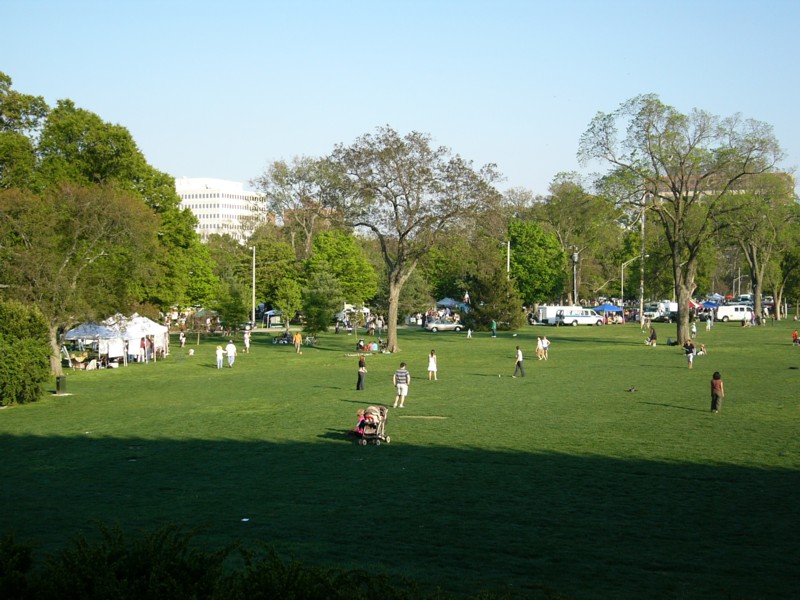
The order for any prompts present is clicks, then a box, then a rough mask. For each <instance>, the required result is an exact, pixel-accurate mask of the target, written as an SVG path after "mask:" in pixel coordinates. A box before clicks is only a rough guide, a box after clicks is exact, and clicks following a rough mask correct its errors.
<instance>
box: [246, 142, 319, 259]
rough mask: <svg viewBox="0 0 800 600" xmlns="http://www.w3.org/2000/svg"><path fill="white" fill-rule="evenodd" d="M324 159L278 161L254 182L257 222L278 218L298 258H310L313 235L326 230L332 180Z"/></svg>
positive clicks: (254, 207)
mask: <svg viewBox="0 0 800 600" xmlns="http://www.w3.org/2000/svg"><path fill="white" fill-rule="evenodd" d="M327 166H328V163H327V161H325V160H324V159H316V158H311V157H308V156H303V157H296V158H295V159H294V160H293V161H292V162H291V163H287V162H286V161H283V160H278V161H275V162H273V163H272V164H270V165H269V166H267V168H266V169H265V170H264V173H263V174H262V175H260V176H259V177H256V178H255V179H253V181H252V183H253V185H254V186H255V187H256V189H257V190H259V191H260V192H262V193H263V194H264V196H263V201H261V202H256V203H255V204H254V206H253V209H254V211H255V213H256V214H257V215H258V219H259V220H262V221H263V220H264V219H265V218H266V220H267V221H271V220H273V218H274V216H277V217H278V219H279V220H280V223H281V224H282V225H283V233H284V235H286V236H287V238H288V239H289V241H290V243H291V245H292V248H294V250H295V254H296V255H297V258H298V259H300V260H305V259H307V258H308V257H309V256H311V250H312V244H313V242H314V236H315V235H316V234H317V233H318V232H320V231H323V230H325V229H326V228H327V227H328V217H329V207H328V204H329V202H328V199H329V197H330V193H331V192H330V187H329V186H330V184H331V179H330V177H329V176H328V173H327Z"/></svg>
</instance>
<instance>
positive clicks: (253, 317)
mask: <svg viewBox="0 0 800 600" xmlns="http://www.w3.org/2000/svg"><path fill="white" fill-rule="evenodd" d="M250 249H251V250H252V251H253V288H252V289H253V297H252V300H253V303H252V312H251V313H250V329H255V328H256V247H255V246H251V247H250Z"/></svg>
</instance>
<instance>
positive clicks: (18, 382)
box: [0, 300, 50, 405]
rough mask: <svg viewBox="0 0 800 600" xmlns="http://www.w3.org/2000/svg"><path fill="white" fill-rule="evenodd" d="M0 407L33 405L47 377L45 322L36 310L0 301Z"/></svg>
mask: <svg viewBox="0 0 800 600" xmlns="http://www.w3.org/2000/svg"><path fill="white" fill-rule="evenodd" d="M0 356H2V357H3V360H2V361H0V405H3V404H6V405H7V404H11V403H13V402H17V403H19V404H23V403H25V402H34V401H35V400H38V399H39V396H40V395H41V393H42V384H43V383H44V382H45V381H46V380H47V378H48V376H49V374H50V364H49V356H50V339H49V332H48V327H47V320H46V319H45V318H44V315H42V313H41V311H40V310H39V309H37V308H36V307H32V306H26V305H24V304H22V303H21V302H17V301H14V300H9V301H2V300H0Z"/></svg>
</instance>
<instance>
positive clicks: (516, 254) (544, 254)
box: [508, 220, 566, 304]
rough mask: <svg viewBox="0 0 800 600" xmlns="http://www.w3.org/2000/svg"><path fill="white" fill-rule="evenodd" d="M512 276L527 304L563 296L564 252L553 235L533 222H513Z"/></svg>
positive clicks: (511, 228) (510, 227) (511, 226)
mask: <svg viewBox="0 0 800 600" xmlns="http://www.w3.org/2000/svg"><path fill="white" fill-rule="evenodd" d="M508 237H509V240H510V241H511V277H512V278H513V279H514V281H516V284H517V287H518V289H519V292H520V295H521V296H522V300H523V302H524V303H525V304H534V303H539V302H545V301H547V300H550V299H552V298H554V297H556V296H558V295H560V294H561V292H562V290H563V286H564V261H565V259H566V257H565V256H564V250H563V249H562V248H561V245H560V244H559V243H558V239H557V238H556V236H555V235H554V234H553V233H549V234H547V233H545V232H544V231H543V230H542V228H541V227H540V226H539V225H538V224H537V223H534V222H532V221H520V220H513V221H511V223H510V224H509V226H508Z"/></svg>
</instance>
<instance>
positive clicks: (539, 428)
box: [0, 322, 800, 598]
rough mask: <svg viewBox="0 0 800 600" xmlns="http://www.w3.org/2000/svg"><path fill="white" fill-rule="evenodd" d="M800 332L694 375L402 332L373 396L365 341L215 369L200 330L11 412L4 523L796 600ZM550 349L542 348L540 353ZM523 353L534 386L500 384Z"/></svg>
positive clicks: (653, 351) (573, 583) (438, 580)
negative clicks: (363, 411) (715, 395)
mask: <svg viewBox="0 0 800 600" xmlns="http://www.w3.org/2000/svg"><path fill="white" fill-rule="evenodd" d="M793 326H794V323H790V322H787V323H784V324H779V325H775V326H766V327H761V328H753V329H750V328H748V329H744V328H741V327H738V326H736V325H733V324H722V323H717V324H716V325H715V326H714V329H713V331H712V332H710V333H706V332H705V330H704V327H703V326H701V327H700V335H699V340H698V341H700V342H704V343H705V344H706V345H707V346H708V348H709V351H710V352H709V354H708V356H702V357H698V358H697V359H696V362H695V368H694V369H693V370H689V369H688V368H687V365H686V360H685V358H684V356H683V354H682V352H681V351H680V350H679V349H677V348H670V347H667V346H666V345H663V344H662V345H660V346H658V347H656V348H650V347H646V346H645V345H644V343H643V340H644V335H643V334H642V333H641V332H640V330H639V327H638V326H637V325H635V324H631V325H625V326H606V327H602V328H593V327H581V328H558V329H556V328H552V327H549V328H542V327H529V328H527V329H524V330H521V331H520V332H518V335H516V336H512V334H511V333H505V332H503V333H501V334H500V335H499V337H498V338H497V339H491V338H490V337H489V335H488V334H486V333H478V334H476V335H475V337H474V338H473V339H471V340H469V339H466V335H465V334H464V333H452V332H448V333H438V334H431V333H428V332H424V331H421V330H418V329H413V330H401V333H400V345H401V348H402V349H401V352H400V353H398V354H394V355H380V354H375V355H372V356H368V358H367V367H368V373H367V381H366V391H364V392H356V391H355V384H356V370H357V358H356V357H355V356H351V355H353V354H354V347H355V341H356V340H355V339H354V337H353V336H347V335H343V334H339V335H334V334H332V333H331V334H328V335H326V336H323V337H322V339H321V342H320V344H319V346H318V347H317V348H304V352H303V354H302V355H296V354H295V353H294V349H293V348H292V347H291V346H277V345H273V344H272V343H270V342H269V340H270V337H271V334H267V333H261V332H258V333H256V334H255V336H254V344H253V352H252V353H251V354H250V355H245V354H240V356H239V358H238V359H237V362H236V365H235V367H234V368H233V369H227V368H226V369H223V370H217V369H216V368H215V364H214V362H215V361H214V352H213V351H214V347H215V346H216V344H217V343H219V342H220V340H219V339H218V338H210V339H207V340H206V339H204V340H202V341H201V343H200V345H199V346H197V345H195V344H194V341H195V340H194V339H190V342H189V344H188V345H187V349H188V348H189V347H191V348H195V350H196V352H195V355H194V356H192V357H190V356H188V355H187V353H186V352H185V351H182V350H180V349H179V348H177V344H174V345H173V349H172V355H171V356H170V357H169V358H168V359H167V360H165V361H163V362H158V363H156V364H152V363H151V364H147V365H131V366H129V367H127V368H123V369H118V370H107V371H95V372H74V373H73V372H70V373H69V374H68V383H67V391H68V392H69V393H70V394H71V395H69V396H62V397H52V396H49V397H47V398H45V399H44V400H43V401H41V402H38V403H35V404H31V405H25V406H15V407H12V408H9V409H6V410H2V411H0V436H2V437H1V438H0V439H2V448H3V458H4V460H3V461H2V464H1V465H0V481H2V482H3V490H4V492H5V493H4V498H5V500H6V502H5V507H4V508H5V510H4V511H3V513H2V516H1V517H0V529H2V530H5V529H13V530H14V531H15V532H16V534H17V537H18V539H20V540H22V541H26V542H28V543H31V544H34V545H35V546H36V547H37V549H39V551H40V553H41V554H44V553H46V552H50V551H52V550H54V549H56V548H58V547H60V546H62V545H63V544H64V543H65V542H66V541H67V540H69V539H70V537H71V536H73V535H74V534H75V533H77V532H85V533H91V532H92V531H93V530H94V527H95V525H94V524H95V523H96V522H103V523H109V524H111V523H119V524H120V525H121V526H122V527H123V528H125V529H129V530H135V529H137V528H151V527H155V526H156V525H158V524H162V523H165V522H172V523H178V524H181V525H183V526H185V527H186V528H195V527H196V528H200V534H199V536H198V537H197V540H198V541H199V542H200V543H204V544H208V546H209V547H212V548H216V547H221V546H222V545H224V544H225V543H227V542H229V541H231V540H234V539H235V540H240V541H242V542H243V543H244V544H248V545H249V544H252V543H254V542H256V541H263V542H267V543H270V544H272V545H274V546H275V547H276V548H277V549H278V550H279V551H280V552H282V553H283V554H285V555H287V556H295V557H296V558H299V559H302V560H306V561H309V562H313V563H320V564H329V565H338V566H344V567H360V568H366V569H369V570H375V571H382V572H388V573H398V574H403V575H406V576H410V577H413V578H416V579H419V580H420V581H423V582H432V583H434V584H436V585H440V586H442V587H443V588H445V589H447V590H450V591H453V592H455V593H457V594H461V595H464V594H468V593H474V592H476V591H477V590H479V589H492V590H498V589H509V590H512V591H515V592H519V593H522V594H530V595H539V596H543V595H545V594H547V593H552V594H554V595H561V596H563V597H575V598H653V597H668V598H673V597H682V598H709V597H718V598H728V597H731V598H779V597H786V598H788V597H793V596H795V594H796V592H797V589H798V588H799V587H800V575H798V573H800V560H799V557H800V550H798V548H800V502H798V491H800V438H799V437H798V433H800V409H798V399H797V396H798V390H800V385H798V384H799V383H800V382H799V381H798V379H800V370H799V369H798V367H800V350H799V349H798V348H793V347H792V346H791V344H790V333H791V331H792V328H793ZM657 327H658V329H659V340H663V341H665V340H666V339H667V338H668V337H669V336H673V337H674V335H675V327H674V325H666V324H665V325H659V326H657ZM537 335H547V336H548V337H549V338H550V339H551V340H552V346H551V351H550V359H549V360H548V361H547V362H544V361H541V362H540V361H537V360H535V357H534V349H535V346H536V336H537ZM517 344H519V345H520V346H521V347H522V348H523V350H524V351H525V352H526V357H527V360H526V371H527V377H525V378H524V379H523V378H519V379H512V378H511V377H510V376H511V374H512V373H513V369H514V348H515V346H516V345H517ZM240 348H241V345H240ZM432 348H434V349H435V350H436V353H437V355H438V356H439V370H440V372H439V381H438V382H429V381H428V380H427V374H426V371H425V369H426V366H427V358H426V357H427V354H428V353H429V351H430V350H431V349H432ZM401 360H403V361H406V362H407V363H408V364H409V370H410V371H411V373H412V383H411V391H410V395H409V398H408V401H407V403H406V408H405V409H404V410H402V411H400V410H391V411H390V417H389V421H388V423H387V433H388V434H389V435H390V436H391V438H392V441H391V444H388V445H387V444H383V445H381V446H368V447H360V446H357V445H355V444H354V443H353V441H352V439H349V438H348V437H347V436H346V435H345V432H346V431H347V430H348V429H349V428H351V427H352V426H353V425H354V424H355V413H356V410H357V409H359V408H364V407H366V406H367V405H368V404H374V403H385V404H391V402H392V400H393V393H394V392H393V388H392V385H391V374H392V372H393V371H394V370H395V369H396V368H397V366H398V364H399V362H400V361H401ZM715 370H719V371H721V373H722V376H723V380H724V382H725V387H726V392H727V395H726V398H725V401H724V404H723V409H722V412H721V413H720V414H718V415H714V414H711V413H710V412H709V403H710V398H709V380H710V378H711V374H712V372H713V371H715ZM498 375H500V377H498ZM51 387H52V388H54V387H55V386H54V385H52V386H51ZM630 388H635V390H636V391H628V390H629V389H630Z"/></svg>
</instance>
